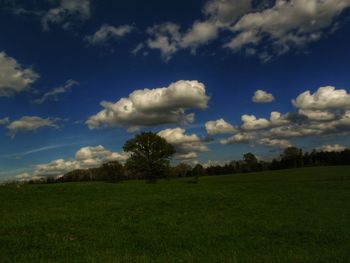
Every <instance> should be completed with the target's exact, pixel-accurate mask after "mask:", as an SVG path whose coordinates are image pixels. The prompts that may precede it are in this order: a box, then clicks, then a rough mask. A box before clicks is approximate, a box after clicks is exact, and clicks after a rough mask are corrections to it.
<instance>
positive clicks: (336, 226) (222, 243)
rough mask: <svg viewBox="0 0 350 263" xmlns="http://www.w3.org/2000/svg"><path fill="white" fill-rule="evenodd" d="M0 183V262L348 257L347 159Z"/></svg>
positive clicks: (349, 172)
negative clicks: (204, 172) (194, 176)
mask: <svg viewBox="0 0 350 263" xmlns="http://www.w3.org/2000/svg"><path fill="white" fill-rule="evenodd" d="M188 181H189V179H174V180H169V181H166V180H164V181H160V182H159V183H157V184H145V183H144V182H142V181H129V182H123V183H120V184H111V183H63V184H52V185H24V186H21V187H20V188H19V189H17V188H16V186H14V185H12V186H10V185H9V186H1V187H0V262H1V263H6V262H21V263H22V262H35V263H38V262H84V263H85V262H253V263H256V262H267V263H273V262H281V263H288V262H293V263H294V262H312V263H316V262H332V263H335V262H350V166H348V167H344V166H343V167H321V168H305V169H295V170H284V171H273V172H271V171H270V172H262V173H255V174H236V175H226V176H215V177H203V178H200V182H199V184H190V183H188Z"/></svg>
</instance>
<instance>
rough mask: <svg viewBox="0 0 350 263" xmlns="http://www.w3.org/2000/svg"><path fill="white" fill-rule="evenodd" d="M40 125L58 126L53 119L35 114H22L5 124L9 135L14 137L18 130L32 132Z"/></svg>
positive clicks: (40, 126)
mask: <svg viewBox="0 0 350 263" xmlns="http://www.w3.org/2000/svg"><path fill="white" fill-rule="evenodd" d="M42 127H51V128H58V125H57V124H56V120H55V119H50V118H47V119H43V118H41V117H37V116H24V117H22V118H20V119H18V120H15V121H13V122H11V123H10V124H9V125H7V127H6V128H7V129H8V130H9V134H10V136H11V137H15V136H16V134H17V133H18V132H33V131H36V130H38V129H40V128H42Z"/></svg>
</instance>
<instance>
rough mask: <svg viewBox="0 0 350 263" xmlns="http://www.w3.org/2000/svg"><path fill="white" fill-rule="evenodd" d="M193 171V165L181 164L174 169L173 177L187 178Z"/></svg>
mask: <svg viewBox="0 0 350 263" xmlns="http://www.w3.org/2000/svg"><path fill="white" fill-rule="evenodd" d="M191 170H192V167H191V165H189V164H187V163H179V164H178V165H176V166H175V167H172V172H171V175H172V176H173V177H186V176H188V175H189V174H190V172H191Z"/></svg>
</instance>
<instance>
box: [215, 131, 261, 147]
mask: <svg viewBox="0 0 350 263" xmlns="http://www.w3.org/2000/svg"><path fill="white" fill-rule="evenodd" d="M254 139H255V136H254V135H253V134H250V133H238V134H235V135H233V136H231V137H229V138H227V139H222V140H220V143H221V144H233V143H249V142H250V141H252V140H254Z"/></svg>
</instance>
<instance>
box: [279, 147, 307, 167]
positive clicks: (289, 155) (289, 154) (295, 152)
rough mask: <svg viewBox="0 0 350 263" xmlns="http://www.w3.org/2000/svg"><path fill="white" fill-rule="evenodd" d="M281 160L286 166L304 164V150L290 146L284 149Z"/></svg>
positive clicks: (300, 165)
mask: <svg viewBox="0 0 350 263" xmlns="http://www.w3.org/2000/svg"><path fill="white" fill-rule="evenodd" d="M281 162H282V165H283V166H284V168H296V167H302V166H303V151H302V150H301V149H299V148H296V147H288V148H286V149H285V150H284V151H283V154H282V156H281Z"/></svg>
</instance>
